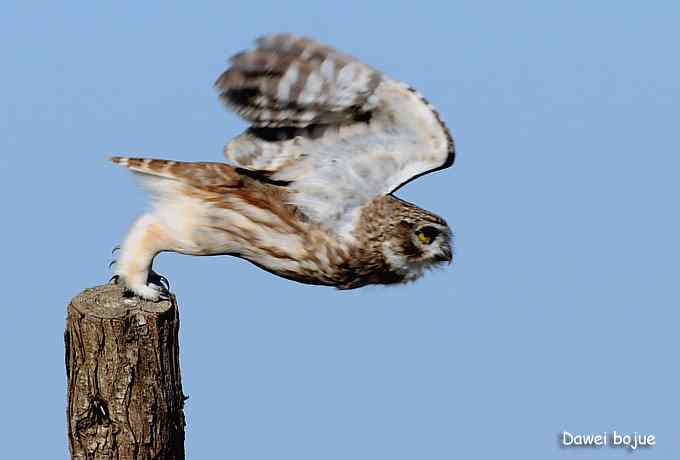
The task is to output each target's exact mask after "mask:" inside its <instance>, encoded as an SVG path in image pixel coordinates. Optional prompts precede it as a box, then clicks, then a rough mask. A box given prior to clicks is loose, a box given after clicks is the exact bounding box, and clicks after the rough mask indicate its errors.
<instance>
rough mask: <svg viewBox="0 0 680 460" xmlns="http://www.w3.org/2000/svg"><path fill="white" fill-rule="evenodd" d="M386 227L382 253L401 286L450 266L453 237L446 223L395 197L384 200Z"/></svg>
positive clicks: (381, 246) (383, 235) (381, 248)
mask: <svg viewBox="0 0 680 460" xmlns="http://www.w3.org/2000/svg"><path fill="white" fill-rule="evenodd" d="M385 198H386V199H387V200H389V201H387V202H386V203H385V204H387V206H386V207H385V208H386V209H385V214H384V215H383V216H382V217H383V218H384V219H386V220H388V221H389V224H388V225H386V226H384V227H383V228H384V229H388V230H387V231H384V232H383V234H382V235H381V236H382V238H381V240H382V241H381V242H380V248H379V250H380V251H381V252H382V256H383V259H384V261H385V264H386V265H387V267H388V269H389V270H390V271H391V272H392V273H393V274H395V275H397V276H398V277H399V279H400V280H399V281H400V282H409V281H414V280H416V279H418V278H420V277H421V276H422V275H423V274H424V273H425V271H426V270H428V269H431V268H435V267H437V266H439V265H442V264H444V263H451V260H452V257H453V251H452V247H451V246H452V233H451V229H450V228H449V226H448V224H447V223H446V221H445V220H444V219H442V218H441V217H439V216H437V215H436V214H433V213H431V212H429V211H426V210H424V209H421V208H419V207H417V206H415V205H413V204H411V203H407V202H405V201H403V200H400V199H398V198H396V197H394V196H388V197H385Z"/></svg>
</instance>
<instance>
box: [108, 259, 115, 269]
mask: <svg viewBox="0 0 680 460" xmlns="http://www.w3.org/2000/svg"><path fill="white" fill-rule="evenodd" d="M115 264H116V261H115V260H112V261H111V262H109V269H111V267H113V266H114V265H115Z"/></svg>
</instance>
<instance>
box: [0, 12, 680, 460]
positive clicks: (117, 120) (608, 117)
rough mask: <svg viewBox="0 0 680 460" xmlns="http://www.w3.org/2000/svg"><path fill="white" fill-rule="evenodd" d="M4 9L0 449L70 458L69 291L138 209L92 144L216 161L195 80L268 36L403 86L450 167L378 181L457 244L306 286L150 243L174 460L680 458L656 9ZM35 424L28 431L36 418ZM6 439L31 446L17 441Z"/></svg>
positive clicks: (217, 148) (663, 57)
mask: <svg viewBox="0 0 680 460" xmlns="http://www.w3.org/2000/svg"><path fill="white" fill-rule="evenodd" d="M367 3H368V2H350V1H345V2H335V3H333V4H330V3H324V2H298V3H296V2H268V1H259V2H156V1H149V2H97V3H94V2H91V3H85V2H30V1H27V2H16V1H9V2H5V3H4V4H3V6H2V7H0V55H1V56H2V67H1V69H2V70H1V71H0V101H2V102H0V127H1V128H0V129H2V136H0V150H1V151H2V155H0V177H1V178H2V180H1V181H0V193H1V194H2V196H3V197H4V200H3V203H4V205H3V217H4V219H3V222H4V224H3V226H2V236H3V238H2V252H3V258H2V262H0V271H1V274H2V280H3V281H4V283H3V285H4V287H5V289H3V300H4V304H5V308H4V312H3V319H2V323H3V325H4V326H5V327H4V328H3V329H4V332H3V333H2V334H1V335H0V350H2V356H3V361H4V365H3V370H4V372H3V374H4V377H3V379H1V380H0V390H1V393H2V394H3V395H4V405H3V416H2V417H0V431H1V432H2V433H3V437H4V438H5V439H7V440H10V441H9V442H7V441H6V442H5V445H4V447H3V449H4V455H3V456H4V457H5V458H13V459H14V458H66V457H67V456H68V450H67V444H66V422H65V416H64V410H65V405H66V402H65V383H66V381H65V372H64V365H63V338H62V333H63V327H64V319H65V314H66V305H67V304H68V301H69V299H70V298H71V297H72V296H74V295H76V294H77V293H78V292H79V291H81V290H82V289H84V288H86V287H90V286H94V285H97V284H100V283H102V282H104V281H105V280H107V279H108V278H109V276H110V273H109V270H108V267H107V265H108V262H109V260H110V255H109V253H110V250H111V248H112V247H113V246H115V245H116V244H118V243H119V242H120V240H121V238H122V237H123V236H124V234H125V232H126V230H127V228H128V226H129V225H130V223H131V222H132V220H133V219H134V218H135V216H136V215H138V214H139V213H141V212H143V210H144V209H145V206H146V197H145V196H144V193H143V192H142V191H141V190H139V188H138V187H137V186H136V184H135V183H134V181H133V179H132V177H130V175H129V174H128V173H127V172H125V171H123V170H121V169H119V168H116V167H114V166H112V165H110V164H109V163H108V162H107V161H106V158H107V156H108V155H110V154H113V153H135V154H140V155H146V156H155V157H161V158H171V159H178V160H207V161H220V160H221V159H222V156H221V155H222V154H221V150H222V146H223V144H224V143H225V142H226V141H227V140H228V139H229V138H231V137H232V136H234V135H236V134H237V133H239V132H240V131H241V130H242V129H243V128H244V127H245V124H244V123H243V122H242V121H240V120H239V119H238V118H237V117H236V116H234V115H232V114H230V113H227V111H226V110H225V109H223V108H222V107H221V106H220V104H219V102H218V100H217V98H216V94H215V91H214V89H213V87H212V83H213V81H214V80H215V78H216V77H217V76H218V75H219V73H220V72H221V71H222V70H223V69H224V68H225V65H226V60H227V58H228V57H229V56H230V55H231V54H233V53H235V52H237V51H239V50H241V49H243V48H245V47H247V46H249V45H250V44H251V42H252V40H253V39H254V38H255V37H256V36H258V35H261V34H263V33H267V32H276V31H291V32H295V33H298V34H304V35H310V36H313V37H316V38H318V39H321V40H323V41H326V42H329V43H330V44H332V45H334V46H336V47H338V48H340V49H342V50H344V51H346V52H349V53H351V54H354V55H356V56H358V57H360V58H362V59H363V60H365V61H366V62H368V63H370V64H371V65H373V66H375V67H377V68H379V69H381V70H383V71H385V72H386V73H387V74H389V75H391V76H392V77H395V78H398V79H402V80H404V81H407V82H409V83H411V84H413V85H414V86H415V87H417V88H418V89H419V90H420V91H421V92H422V93H423V94H425V95H426V96H427V97H428V98H429V99H430V101H431V102H432V103H433V104H434V105H435V106H437V108H438V109H439V110H440V111H441V113H442V115H443V116H444V118H445V119H446V121H447V122H448V124H449V126H450V127H451V129H452V131H453V133H454V136H455V139H456V145H457V148H458V157H457V162H456V164H455V166H454V167H453V168H451V169H448V170H445V171H443V172H439V173H436V174H433V175H428V176H426V177H423V178H421V179H419V180H417V181H414V182H412V183H410V184H409V185H408V186H406V187H404V188H403V189H401V190H400V191H399V193H398V195H399V196H400V197H402V198H404V199H406V200H408V201H412V202H415V203H417V204H419V205H421V206H422V207H424V208H427V209H431V210H433V211H435V212H437V213H439V214H440V215H442V216H443V217H445V218H446V219H447V220H448V222H449V223H450V224H451V226H452V227H453V228H454V232H455V235H456V253H457V255H456V260H455V262H454V264H453V265H452V266H451V267H450V268H447V269H445V270H443V271H438V272H435V273H432V274H430V275H429V276H427V277H426V278H425V279H423V280H421V281H420V282H418V283H416V284H413V285H409V286H406V287H399V288H382V287H371V288H365V289H361V290H356V291H351V292H338V291H334V290H332V289H329V288H323V287H313V286H304V285H298V284H294V283H291V282H289V281H286V280H283V279H279V278H276V277H273V276H272V275H270V274H268V273H266V272H263V271H260V270H258V269H257V268H255V267H253V266H251V265H249V264H247V263H245V262H243V261H239V260H236V259H230V258H226V257H220V258H191V257H187V256H180V255H174V254H172V255H171V254H163V255H161V256H160V257H159V258H158V259H157V261H156V265H155V266H156V268H157V269H158V271H159V272H161V273H163V274H165V275H166V276H167V277H168V278H169V279H170V280H171V282H172V285H173V288H174V291H175V292H176V294H177V296H178V298H179V301H180V305H181V308H182V312H181V315H182V330H181V347H182V356H181V358H182V371H183V383H184V389H185V393H187V394H188V395H189V396H190V399H189V400H188V402H187V406H186V415H187V420H188V427H187V441H186V447H187V453H188V457H189V458H238V459H253V460H255V459H272V458H277V459H295V460H303V459H315V460H316V459H343V460H344V459H349V458H352V459H357V460H359V459H383V458H384V459H390V460H398V459H416V458H422V459H451V458H466V459H477V458H479V459H488V458H523V459H546V458H558V459H559V458H575V459H591V458H592V459H609V458H629V457H628V454H627V453H626V452H624V451H622V450H617V449H611V448H605V449H599V450H574V449H559V448H558V443H557V437H558V433H559V432H560V431H562V430H568V431H570V432H574V433H590V432H602V431H608V432H611V431H612V430H617V431H619V432H627V433H632V432H635V431H636V432H638V433H650V434H654V435H656V437H657V439H658V441H657V442H658V446H657V447H655V448H653V449H648V450H646V451H638V452H637V453H635V456H636V458H645V459H647V458H649V459H669V458H680V433H678V414H679V413H680V401H679V398H678V396H677V395H678V388H679V387H680V373H679V372H678V370H677V368H678V366H677V350H678V349H679V346H680V339H679V338H678V324H679V321H680V313H679V312H678V307H680V288H679V287H678V278H679V276H680V268H678V260H679V257H680V247H679V246H680V245H679V244H678V240H677V238H678V234H679V233H680V219H679V217H678V196H679V192H680V190H679V189H680V187H679V185H678V171H679V169H680V160H678V152H679V151H680V149H679V147H680V142H679V141H678V135H677V134H678V115H679V113H678V112H679V108H680V63H679V61H678V59H677V54H678V49H677V45H678V43H679V41H680V32H679V29H678V22H679V20H680V6H678V4H677V3H676V2H662V1H660V2H654V3H647V4H644V5H643V4H642V3H640V2H613V1H601V2H585V1H573V2H538V1H536V2H526V1H516V2H472V1H470V2H456V1H452V2H446V4H444V2H439V3H429V4H428V3H425V2H420V3H418V2H396V1H395V2H389V3H387V2H372V3H371V4H367ZM36 433H39V434H40V441H39V442H35V441H34V439H35V434H36ZM26 445H30V446H32V449H33V451H32V452H30V454H29V453H27V452H26V450H25V448H26Z"/></svg>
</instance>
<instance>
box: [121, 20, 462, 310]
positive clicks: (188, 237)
mask: <svg viewBox="0 0 680 460" xmlns="http://www.w3.org/2000/svg"><path fill="white" fill-rule="evenodd" d="M215 86H216V88H217V90H218V91H219V93H220V98H221V99H222V101H223V102H224V103H225V104H226V105H227V106H228V107H229V108H230V109H232V110H234V111H235V112H236V113H238V114H239V115H240V116H242V117H243V118H245V119H246V120H247V121H249V122H250V123H251V127H250V128H248V129H247V130H246V131H245V132H243V133H242V134H241V135H239V136H238V137H236V138H234V139H233V140H232V141H231V142H229V143H228V144H227V145H226V147H225V149H224V154H225V156H226V157H227V159H228V160H230V163H231V164H225V163H206V162H197V163H186V162H179V161H171V160H156V159H146V158H128V157H118V156H117V157H113V158H111V160H112V161H113V162H114V163H116V164H118V165H121V166H124V167H126V168H128V169H130V170H131V171H132V172H134V173H135V175H137V176H138V177H139V179H140V180H141V181H142V183H143V185H144V186H145V187H146V188H147V189H148V190H149V191H150V192H151V195H152V198H153V207H152V210H151V211H150V212H149V213H147V214H144V215H142V216H141V217H140V218H139V219H137V221H136V222H135V223H134V224H133V226H132V228H131V229H130V231H129V233H128V235H127V237H126V239H125V241H124V243H123V244H122V247H121V250H120V254H119V259H118V261H117V265H116V276H115V278H117V280H118V282H121V283H123V284H124V286H125V287H126V288H127V289H128V290H130V291H132V292H133V293H135V294H137V295H138V296H140V297H143V298H145V299H150V300H157V299H159V297H165V295H166V291H165V289H164V287H162V284H161V283H160V282H159V280H160V279H162V277H160V276H159V275H157V274H156V273H154V272H153V271H152V270H151V265H152V262H153V259H154V257H155V256H156V255H157V254H158V253H160V252H162V251H173V252H178V253H182V254H190V255H199V256H209V255H218V254H224V255H232V256H236V257H240V258H242V259H246V260H248V261H250V262H252V263H253V264H255V265H257V266H259V267H261V268H263V269H265V270H267V271H269V272H271V273H274V274H276V275H279V276H282V277H284V278H288V279H291V280H294V281H299V282H302V283H308V284H318V285H326V286H335V287H336V288H338V289H354V288H358V287H361V286H365V285H368V284H385V285H389V284H398V283H406V282H409V281H413V280H415V279H417V278H419V277H420V276H421V275H422V274H423V273H424V272H425V271H426V270H427V269H429V268H432V267H435V266H437V265H440V264H442V263H445V262H448V263H450V262H451V257H452V253H451V243H452V242H451V239H452V236H451V230H450V229H449V226H448V225H447V224H446V222H445V221H444V220H443V219H442V218H441V217H439V216H437V215H435V214H433V213H431V212H428V211H425V210H424V209H421V208H419V207H417V206H415V205H413V204H411V203H407V202H405V201H403V200H401V199H399V198H397V197H395V196H394V195H393V193H394V192H395V191H396V190H397V189H398V188H399V187H401V186H402V185H404V184H405V183H407V182H409V181H411V180H413V179H415V178H416V177H419V176H421V175H423V174H426V173H429V172H432V171H436V170H439V169H444V168H447V167H449V166H451V164H453V160H454V145H453V139H452V137H451V134H450V133H449V130H448V129H447V128H446V125H445V124H444V122H443V121H442V119H441V117H440V116H439V113H437V111H436V110H435V109H434V108H433V107H432V106H431V105H430V104H429V103H428V102H427V101H426V100H425V99H424V98H423V97H422V96H421V95H420V94H419V93H418V92H416V91H415V90H414V89H413V88H411V87H409V86H407V85H405V84H404V83H400V82H398V81H395V80H392V79H391V78H389V77H387V76H386V75H383V74H382V73H380V72H379V71H378V70H376V69H373V68H371V67H369V66H368V65H366V64H364V63H362V62H360V61H358V60H356V59H354V58H353V57H350V56H348V55H346V54H343V53H341V52H339V51H337V50H335V49H333V48H331V47H329V46H326V45H324V44H321V43H318V42H316V41H313V40H310V39H308V38H301V37H298V36H294V35H288V34H281V35H270V36H266V37H263V38H260V39H259V40H257V45H256V47H255V48H254V49H251V50H248V51H244V52H242V53H239V54H237V55H235V56H234V57H232V58H231V67H230V68H229V69H227V71H226V72H224V73H223V74H222V75H221V76H220V77H219V79H218V80H217V82H216V83H215Z"/></svg>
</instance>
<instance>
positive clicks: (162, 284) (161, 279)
mask: <svg viewBox="0 0 680 460" xmlns="http://www.w3.org/2000/svg"><path fill="white" fill-rule="evenodd" d="M149 283H150V284H153V285H155V286H158V287H159V288H161V289H164V290H166V291H168V292H170V281H168V279H167V278H166V277H165V276H163V275H159V274H158V273H156V272H155V271H153V270H152V271H150V272H149Z"/></svg>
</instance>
